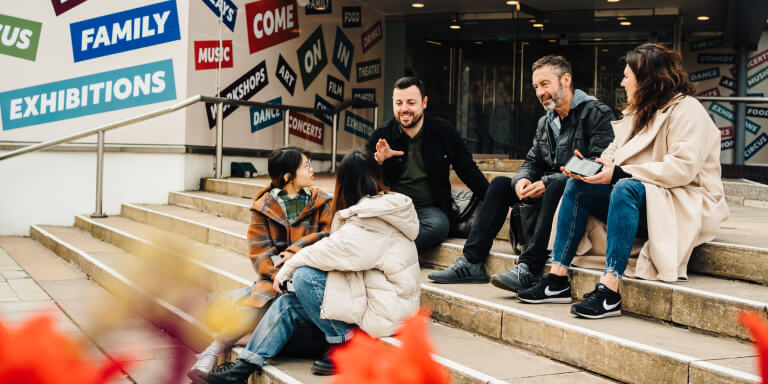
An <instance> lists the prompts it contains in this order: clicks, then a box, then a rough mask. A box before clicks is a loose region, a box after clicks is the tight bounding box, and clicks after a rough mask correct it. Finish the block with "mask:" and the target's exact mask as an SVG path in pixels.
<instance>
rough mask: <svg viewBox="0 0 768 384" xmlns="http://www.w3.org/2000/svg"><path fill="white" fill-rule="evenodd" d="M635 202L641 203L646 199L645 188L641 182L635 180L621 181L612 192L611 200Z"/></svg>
mask: <svg viewBox="0 0 768 384" xmlns="http://www.w3.org/2000/svg"><path fill="white" fill-rule="evenodd" d="M617 198H618V199H622V200H634V201H640V200H641V199H643V200H644V199H645V186H643V183H642V182H641V181H639V180H635V179H629V178H626V179H621V180H619V181H618V182H616V185H614V186H613V190H612V191H611V200H614V199H617Z"/></svg>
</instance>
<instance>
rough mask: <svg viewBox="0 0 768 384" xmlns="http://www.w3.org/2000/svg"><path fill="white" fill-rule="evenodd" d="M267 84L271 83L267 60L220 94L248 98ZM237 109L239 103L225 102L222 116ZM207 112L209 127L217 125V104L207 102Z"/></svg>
mask: <svg viewBox="0 0 768 384" xmlns="http://www.w3.org/2000/svg"><path fill="white" fill-rule="evenodd" d="M267 84H269V79H267V62H266V61H262V62H261V63H259V64H256V66H255V67H253V69H251V70H250V71H248V72H246V74H244V75H242V76H240V78H238V79H237V80H235V81H234V82H233V83H232V84H230V85H229V86H227V87H226V88H224V89H223V90H222V91H221V93H220V95H221V97H226V98H227V99H235V100H248V99H250V98H251V97H253V95H255V94H256V93H258V92H259V91H261V90H262V89H263V88H264V87H266V86H267ZM235 109H237V105H229V104H224V112H223V114H222V118H224V117H227V116H229V115H230V114H232V112H234V111H235ZM205 113H206V115H207V117H208V127H209V128H213V127H214V126H215V125H216V104H213V103H205Z"/></svg>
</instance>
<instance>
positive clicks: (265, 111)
mask: <svg viewBox="0 0 768 384" xmlns="http://www.w3.org/2000/svg"><path fill="white" fill-rule="evenodd" d="M267 104H283V98H282V97H278V98H276V99H272V100H269V101H267ZM281 121H283V111H282V110H281V109H273V108H256V107H251V133H253V132H256V131H258V130H261V129H264V128H266V127H269V126H270V125H273V124H277V123H279V122H281Z"/></svg>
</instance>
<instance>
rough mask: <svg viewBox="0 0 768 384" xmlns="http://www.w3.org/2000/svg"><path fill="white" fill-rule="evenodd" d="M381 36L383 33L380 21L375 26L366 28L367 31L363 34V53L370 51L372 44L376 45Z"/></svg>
mask: <svg viewBox="0 0 768 384" xmlns="http://www.w3.org/2000/svg"><path fill="white" fill-rule="evenodd" d="M383 36H384V31H383V30H382V28H381V21H377V22H376V24H374V25H372V26H371V27H370V28H368V30H367V31H365V32H363V35H362V39H363V53H366V52H368V50H369V49H371V47H373V45H374V44H376V43H378V42H379V40H381V38H382V37H383Z"/></svg>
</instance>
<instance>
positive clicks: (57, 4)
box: [51, 0, 85, 16]
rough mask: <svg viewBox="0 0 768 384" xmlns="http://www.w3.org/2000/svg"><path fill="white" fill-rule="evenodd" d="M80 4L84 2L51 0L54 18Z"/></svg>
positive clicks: (77, 0)
mask: <svg viewBox="0 0 768 384" xmlns="http://www.w3.org/2000/svg"><path fill="white" fill-rule="evenodd" d="M82 3H85V0H51V4H52V5H53V12H54V13H55V14H56V16H58V15H61V14H62V13H64V12H66V11H69V10H70V9H72V8H74V7H76V6H78V5H80V4H82Z"/></svg>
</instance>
